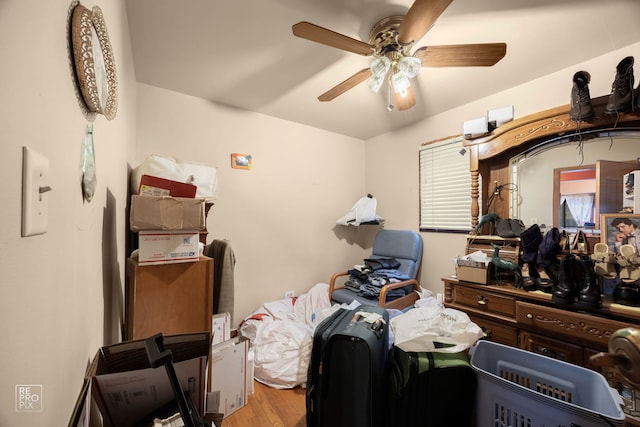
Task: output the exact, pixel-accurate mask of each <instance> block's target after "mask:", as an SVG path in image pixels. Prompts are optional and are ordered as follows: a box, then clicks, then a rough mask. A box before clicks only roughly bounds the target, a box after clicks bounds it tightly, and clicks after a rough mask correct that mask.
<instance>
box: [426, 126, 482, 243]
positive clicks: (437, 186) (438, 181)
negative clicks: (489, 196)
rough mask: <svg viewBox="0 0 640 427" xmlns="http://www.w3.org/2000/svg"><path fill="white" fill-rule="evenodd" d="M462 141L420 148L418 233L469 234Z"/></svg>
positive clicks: (468, 191) (468, 187)
mask: <svg viewBox="0 0 640 427" xmlns="http://www.w3.org/2000/svg"><path fill="white" fill-rule="evenodd" d="M463 141H464V137H463V136H462V135H455V136H450V137H446V138H442V139H438V140H435V141H430V142H425V143H424V144H422V145H421V146H420V150H419V153H420V161H419V164H420V231H446V232H460V233H462V232H464V233H468V232H470V231H471V172H470V170H469V169H470V168H469V166H470V164H469V150H468V149H467V148H465V147H464V146H463ZM481 188H482V187H481ZM479 202H480V203H481V201H479Z"/></svg>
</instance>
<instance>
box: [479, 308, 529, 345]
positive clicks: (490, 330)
mask: <svg viewBox="0 0 640 427" xmlns="http://www.w3.org/2000/svg"><path fill="white" fill-rule="evenodd" d="M469 318H470V319H471V321H472V322H473V323H475V324H476V325H478V326H480V327H481V328H482V331H483V332H484V333H485V335H486V339H487V340H489V341H493V342H497V343H500V344H504V345H508V346H511V347H517V346H518V331H517V330H516V328H515V327H513V326H508V325H506V324H504V323H498V322H494V321H492V320H488V319H485V318H484V317H480V316H473V315H470V316H469Z"/></svg>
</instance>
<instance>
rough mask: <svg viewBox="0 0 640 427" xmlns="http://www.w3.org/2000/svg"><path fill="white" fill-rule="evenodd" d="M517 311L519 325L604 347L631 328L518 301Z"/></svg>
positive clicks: (595, 317)
mask: <svg viewBox="0 0 640 427" xmlns="http://www.w3.org/2000/svg"><path fill="white" fill-rule="evenodd" d="M516 311H517V315H516V319H517V321H518V324H519V325H520V324H521V325H527V326H531V327H535V328H536V329H539V330H544V331H548V332H553V333H556V334H561V335H568V336H571V337H575V338H578V339H582V340H586V341H590V342H592V343H598V344H601V345H604V346H607V345H608V344H609V338H610V337H611V335H612V334H613V333H614V332H615V331H617V330H618V329H622V328H626V327H629V326H631V325H630V324H628V323H623V322H618V321H615V320H610V319H605V318H602V317H597V316H592V315H589V314H584V313H576V312H572V311H566V310H561V309H557V308H553V307H546V306H542V305H536V304H530V303H527V302H522V301H518V303H517V304H516Z"/></svg>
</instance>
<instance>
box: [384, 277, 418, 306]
mask: <svg viewBox="0 0 640 427" xmlns="http://www.w3.org/2000/svg"><path fill="white" fill-rule="evenodd" d="M407 285H413V290H414V291H415V292H411V293H410V294H407V295H405V296H403V297H400V298H396V299H394V300H393V301H389V302H386V301H387V292H389V291H390V290H392V289H396V288H404V287H405V286H407ZM421 292H422V288H421V287H420V283H418V281H417V280H416V279H411V280H404V281H402V282H398V283H392V284H390V285H384V286H383V287H382V289H381V290H380V298H379V299H378V305H379V306H380V307H384V308H396V309H399V310H402V309H404V308H407V307H409V306H411V305H413V304H414V303H415V302H416V301H417V300H418V297H419V294H420V293H421Z"/></svg>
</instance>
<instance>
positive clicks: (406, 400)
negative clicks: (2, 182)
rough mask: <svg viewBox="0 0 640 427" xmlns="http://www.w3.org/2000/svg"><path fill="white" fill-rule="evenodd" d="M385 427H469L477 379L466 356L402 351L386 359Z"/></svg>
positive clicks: (461, 354) (394, 349) (392, 351)
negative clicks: (387, 423) (387, 390)
mask: <svg viewBox="0 0 640 427" xmlns="http://www.w3.org/2000/svg"><path fill="white" fill-rule="evenodd" d="M389 359H390V360H389V365H390V368H389V371H390V372H389V390H390V395H389V425H390V426H392V427H418V426H429V427H451V426H456V427H466V426H472V425H473V417H474V409H475V401H476V388H477V382H478V381H477V377H476V373H475V371H474V370H473V368H472V367H471V364H470V363H469V358H468V356H467V354H466V353H464V352H461V353H431V352H423V353H416V352H404V351H402V350H400V349H399V348H397V347H394V348H393V349H392V350H391V355H390V357H389Z"/></svg>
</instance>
